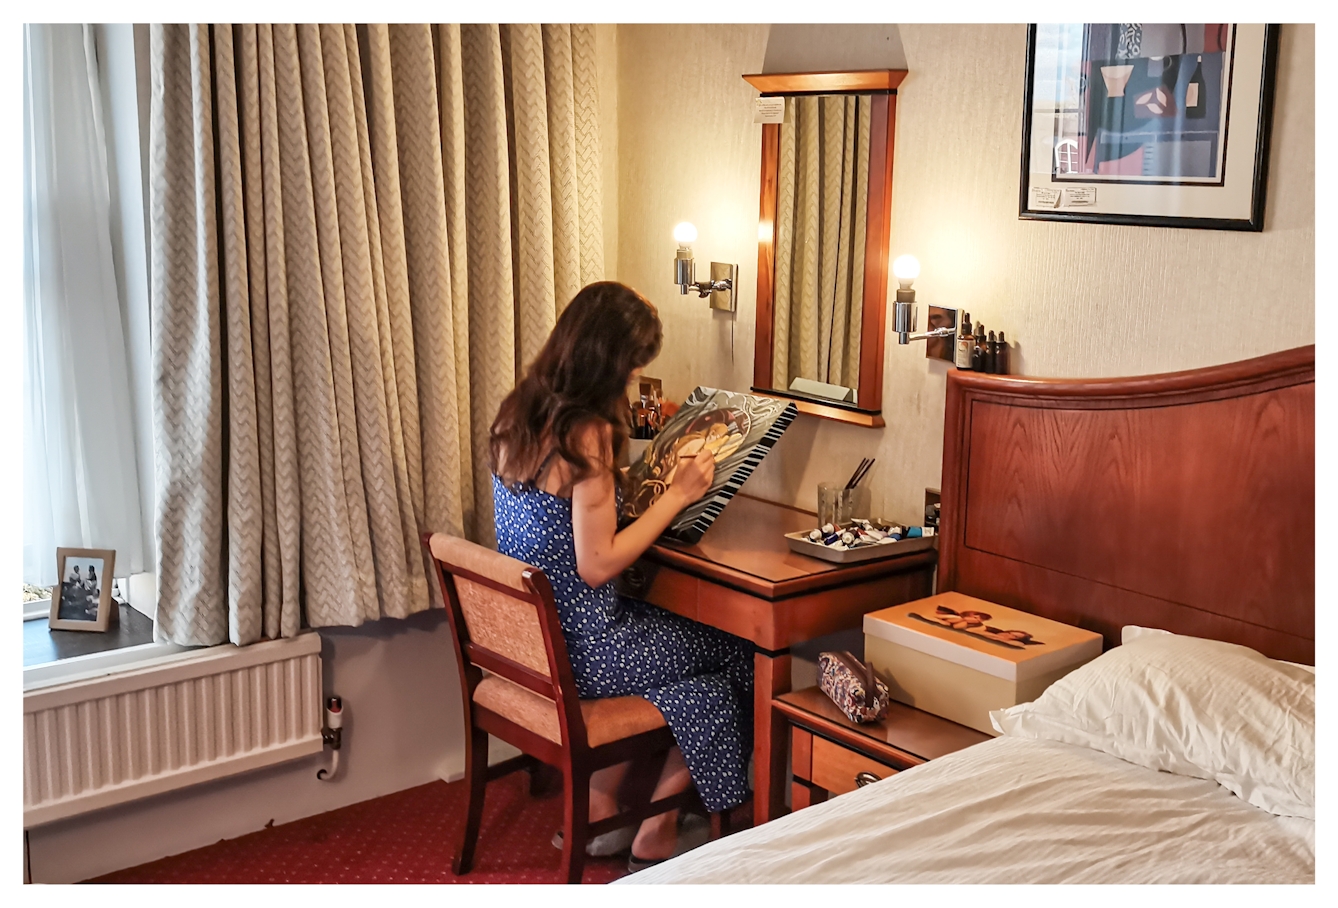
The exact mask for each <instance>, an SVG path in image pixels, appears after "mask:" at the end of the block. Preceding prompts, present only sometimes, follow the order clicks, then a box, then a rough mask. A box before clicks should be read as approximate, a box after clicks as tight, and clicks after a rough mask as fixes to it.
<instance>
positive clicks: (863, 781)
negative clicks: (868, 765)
mask: <svg viewBox="0 0 1338 908" xmlns="http://www.w3.org/2000/svg"><path fill="white" fill-rule="evenodd" d="M881 781H882V780H881V779H879V778H878V777H877V776H876V775H874V774H873V773H871V772H857V773H855V787H856V788H863V787H864V786H865V785H872V784H873V783H874V782H881Z"/></svg>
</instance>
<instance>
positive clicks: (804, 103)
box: [772, 95, 869, 388]
mask: <svg viewBox="0 0 1338 908" xmlns="http://www.w3.org/2000/svg"><path fill="white" fill-rule="evenodd" d="M868 119H869V98H868V97H867V96H863V95H861V96H840V95H837V96H803V97H798V98H787V99H786V120H785V124H784V125H783V126H782V128H781V135H780V150H779V164H778V182H777V203H776V249H775V252H776V275H775V294H774V307H775V310H774V311H775V316H774V327H773V339H772V344H773V349H772V362H773V365H772V375H773V381H774V382H775V383H776V384H777V385H779V386H781V387H789V384H790V382H791V381H793V380H794V379H795V378H799V377H802V378H808V379H814V380H817V381H823V382H829V383H831V384H837V385H844V386H846V387H849V388H856V387H857V385H858V381H859V348H860V334H861V330H860V329H861V319H862V317H863V295H864V242H865V237H866V228H867V223H866V222H867V217H868V173H869V165H868V157H869V124H868Z"/></svg>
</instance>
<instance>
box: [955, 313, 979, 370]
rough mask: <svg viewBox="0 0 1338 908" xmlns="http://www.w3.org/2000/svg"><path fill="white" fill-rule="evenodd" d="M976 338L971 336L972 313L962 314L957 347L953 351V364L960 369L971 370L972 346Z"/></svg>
mask: <svg viewBox="0 0 1338 908" xmlns="http://www.w3.org/2000/svg"><path fill="white" fill-rule="evenodd" d="M974 342H975V338H973V337H972V336H971V313H970V312H964V313H962V323H961V325H959V326H958V329H957V346H956V348H955V349H954V350H953V359H952V364H953V365H954V366H956V367H957V368H958V369H970V368H971V346H972V344H973V343H974Z"/></svg>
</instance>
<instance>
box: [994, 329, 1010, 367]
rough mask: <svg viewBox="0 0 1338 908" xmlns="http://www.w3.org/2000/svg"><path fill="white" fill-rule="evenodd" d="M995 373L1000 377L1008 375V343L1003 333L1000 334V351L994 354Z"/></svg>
mask: <svg viewBox="0 0 1338 908" xmlns="http://www.w3.org/2000/svg"><path fill="white" fill-rule="evenodd" d="M994 371H995V372H996V373H998V374H999V375H1007V374H1008V341H1007V340H1005V339H1004V333H1003V332H1002V331H1000V332H999V349H998V351H997V352H996V353H995V354H994Z"/></svg>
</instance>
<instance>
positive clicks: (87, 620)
mask: <svg viewBox="0 0 1338 908" xmlns="http://www.w3.org/2000/svg"><path fill="white" fill-rule="evenodd" d="M115 567H116V552H115V550H113V549H73V548H58V549H56V576H57V577H58V578H59V582H58V583H57V584H56V587H55V588H54V589H53V590H52V591H51V615H50V617H49V618H48V619H47V625H48V627H50V628H51V629H52V630H57V631H98V632H105V631H106V630H108V629H109V628H111V627H112V626H113V625H114V624H116V623H117V620H118V617H119V612H120V609H119V608H117V606H116V603H114V602H113V601H112V571H113V570H114V569H115Z"/></svg>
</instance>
